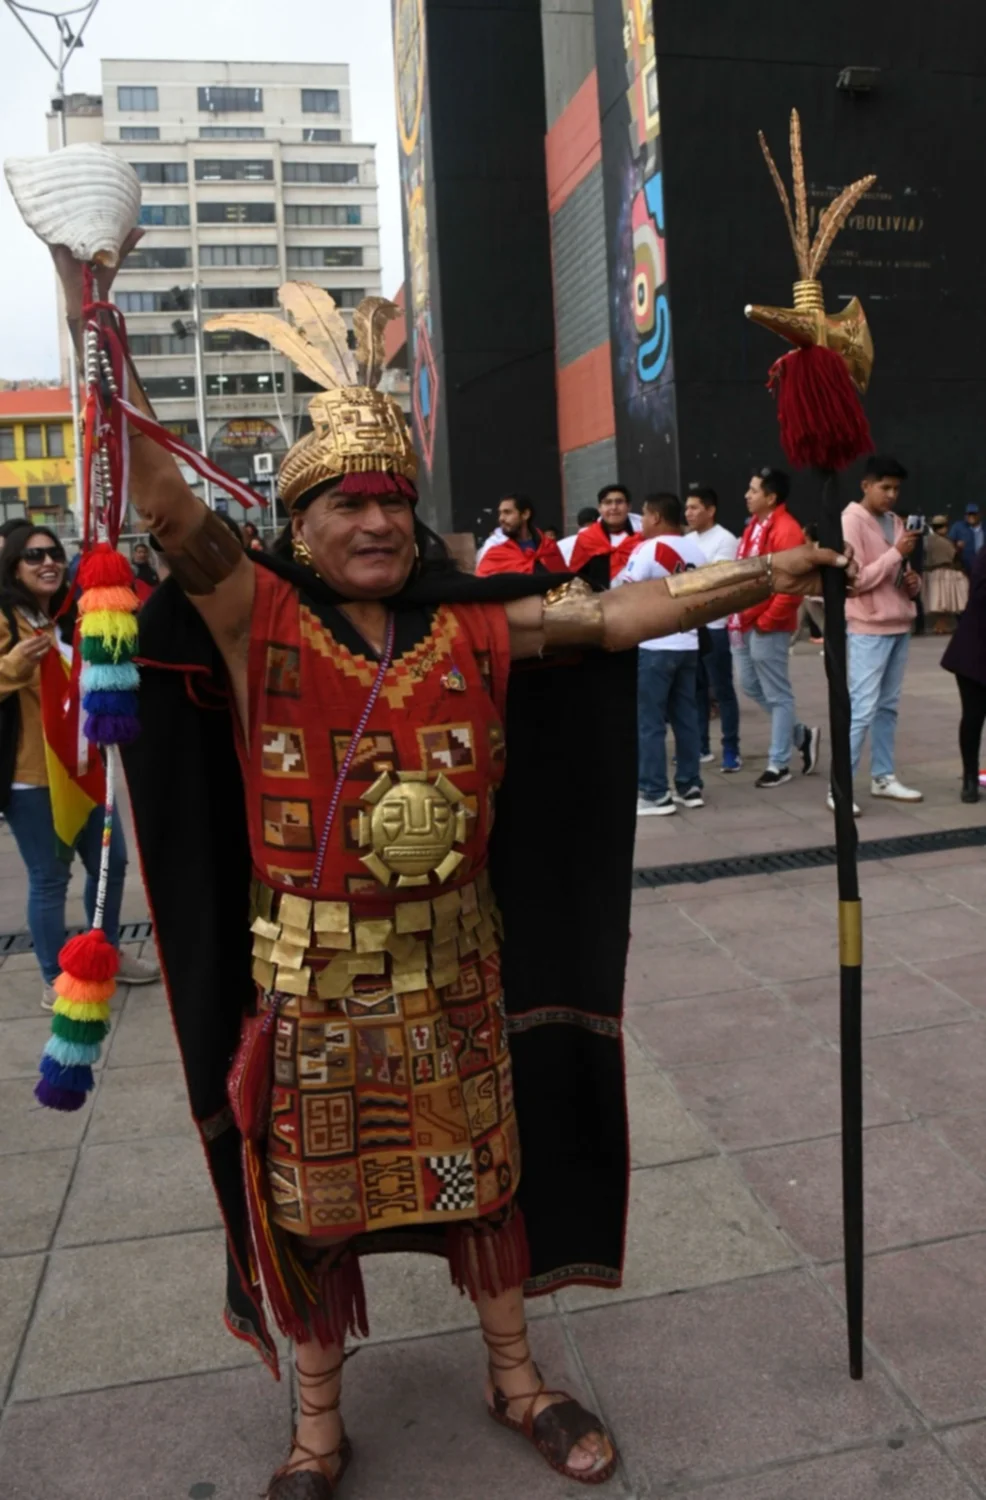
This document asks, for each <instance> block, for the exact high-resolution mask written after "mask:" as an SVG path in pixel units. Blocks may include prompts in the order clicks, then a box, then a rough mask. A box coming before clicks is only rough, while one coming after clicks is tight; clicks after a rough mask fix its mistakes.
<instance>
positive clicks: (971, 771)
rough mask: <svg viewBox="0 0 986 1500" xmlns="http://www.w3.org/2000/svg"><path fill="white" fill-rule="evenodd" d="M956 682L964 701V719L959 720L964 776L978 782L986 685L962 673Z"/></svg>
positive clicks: (985, 712)
mask: <svg viewBox="0 0 986 1500" xmlns="http://www.w3.org/2000/svg"><path fill="white" fill-rule="evenodd" d="M955 680H956V682H957V683H958V685H959V697H960V698H961V699H962V718H961V719H960V720H959V750H960V751H961V752H962V774H963V776H966V777H972V778H973V779H974V780H976V781H978V779H979V745H980V742H981V740H982V737H983V723H984V722H986V685H984V684H983V683H981V682H974V681H973V679H972V678H971V677H963V676H962V674H961V673H960V672H956V674H955Z"/></svg>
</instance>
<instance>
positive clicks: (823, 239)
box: [808, 172, 876, 279]
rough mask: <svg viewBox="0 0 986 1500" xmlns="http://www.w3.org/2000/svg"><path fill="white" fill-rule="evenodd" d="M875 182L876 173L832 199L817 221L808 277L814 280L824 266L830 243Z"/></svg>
mask: <svg viewBox="0 0 986 1500" xmlns="http://www.w3.org/2000/svg"><path fill="white" fill-rule="evenodd" d="M875 182H876V173H875V172H873V173H871V174H870V176H869V177H860V178H859V180H858V181H857V182H851V183H850V184H849V186H848V187H845V188H843V189H842V192H841V193H840V194H839V195H838V197H837V198H834V199H833V200H832V202H831V203H830V204H829V206H828V208H827V209H826V210H825V212H824V213H823V214H822V216H821V218H820V219H819V221H818V233H817V234H816V236H815V243H814V244H813V245H812V247H811V255H810V257H809V261H808V275H809V277H810V278H812V279H815V278H816V277H817V276H818V273H819V271H820V270H821V269H822V266H823V265H824V264H825V257H826V256H827V255H828V253H829V251H830V250H831V248H832V242H833V240H834V239H835V237H836V235H837V234H838V233H839V231H840V229H842V228H843V226H844V225H845V222H846V220H847V219H848V217H849V215H850V214H851V213H852V211H853V209H854V208H855V207H856V204H857V203H858V202H859V200H860V198H862V196H863V194H864V193H867V192H869V190H870V188H871V187H872V186H873V184H874V183H875Z"/></svg>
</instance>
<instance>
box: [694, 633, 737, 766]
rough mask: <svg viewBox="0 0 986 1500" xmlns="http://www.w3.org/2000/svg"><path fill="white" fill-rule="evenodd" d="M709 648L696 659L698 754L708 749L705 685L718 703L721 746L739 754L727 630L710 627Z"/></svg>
mask: <svg viewBox="0 0 986 1500" xmlns="http://www.w3.org/2000/svg"><path fill="white" fill-rule="evenodd" d="M709 640H710V641H711V642H712V649H711V651H707V652H706V653H705V655H704V656H700V657H699V662H698V728H699V736H700V738H701V741H702V754H703V755H708V753H709V748H710V746H709V688H710V687H711V689H712V696H714V698H715V700H716V702H717V703H718V705H719V727H720V729H721V730H722V748H723V750H732V751H733V753H734V754H736V755H738V754H739V702H738V701H737V698H736V689H735V688H734V687H733V656H732V652H731V651H730V649H729V631H728V630H725V629H723V630H710V631H709Z"/></svg>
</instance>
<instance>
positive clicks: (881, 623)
mask: <svg viewBox="0 0 986 1500" xmlns="http://www.w3.org/2000/svg"><path fill="white" fill-rule="evenodd" d="M906 478H907V470H906V469H905V468H904V467H903V465H902V464H899V463H898V462H897V460H896V459H895V458H889V457H885V456H883V455H881V454H875V455H874V456H873V457H872V458H870V459H868V460H867V464H866V471H865V473H864V475H863V498H862V500H855V501H853V503H852V504H851V505H847V506H846V508H845V510H844V511H843V512H842V530H843V533H844V535H845V538H846V541H847V542H848V543H849V544H850V546H851V547H852V549H853V553H854V555H855V558H856V562H857V564H858V566H859V577H858V579H857V580H856V586H855V590H854V594H853V597H852V598H850V599H848V600H847V601H846V623H847V626H848V630H849V695H850V698H851V699H852V730H851V732H850V740H851V746H852V769H853V775H854V776H855V774H856V772H857V771H858V770H859V763H860V760H861V759H862V755H863V742H864V740H865V739H866V731H867V730H868V729H872V737H871V741H870V759H871V766H872V780H871V784H870V790H871V792H872V794H873V796H874V797H891V798H893V800H894V801H895V802H920V801H921V793H920V792H917V791H915V790H914V789H913V787H907V786H904V785H903V784H902V783H901V782H900V781H898V780H897V777H896V775H895V774H894V740H895V738H896V734H897V705H898V703H899V702H900V693H901V688H902V687H903V683H904V669H905V667H906V666H907V653H908V650H909V648H910V644H911V623H912V621H913V619H914V615H915V613H916V611H915V606H914V600H915V598H916V597H917V595H918V593H919V592H920V588H921V579H920V576H919V574H917V573H915V572H914V571H913V570H912V569H911V568H910V567H909V566H908V563H907V559H908V558H909V557H910V556H911V554H912V553H913V551H914V548H915V546H916V545H917V541H918V538H919V536H920V534H921V533H920V532H919V531H907V530H905V528H904V523H903V521H902V520H901V519H900V517H899V516H897V515H895V514H894V506H895V505H896V504H897V501H898V499H899V497H900V487H901V484H902V483H903V481H904V480H905V479H906ZM831 805H832V796H831V793H830V794H829V806H830V807H831ZM855 811H856V812H857V813H858V811H859V809H858V808H857V809H855Z"/></svg>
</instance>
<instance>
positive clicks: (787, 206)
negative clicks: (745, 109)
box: [757, 130, 798, 256]
mask: <svg viewBox="0 0 986 1500" xmlns="http://www.w3.org/2000/svg"><path fill="white" fill-rule="evenodd" d="M757 138H758V140H759V141H760V150H761V151H762V152H763V155H764V161H765V162H766V163H767V166H768V168H769V169H770V175H771V177H772V178H773V179H774V187H775V188H776V189H777V196H778V198H780V200H781V207H782V208H783V210H784V217H785V219H786V220H787V227H788V229H789V230H790V231H791V246H792V249H793V250H794V254H795V256H797V253H798V236H797V232H796V230H795V228H794V219H793V218H792V217H791V200H790V198H789V197H788V195H787V188H786V187H785V186H784V179H783V178H782V177H781V174H780V172H779V171H778V170H777V163H776V162H775V160H774V158H773V157H772V156H771V154H770V147H769V146H768V145H767V137H766V136H765V135H764V133H763V131H762V130H759V131H758V132H757Z"/></svg>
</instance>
